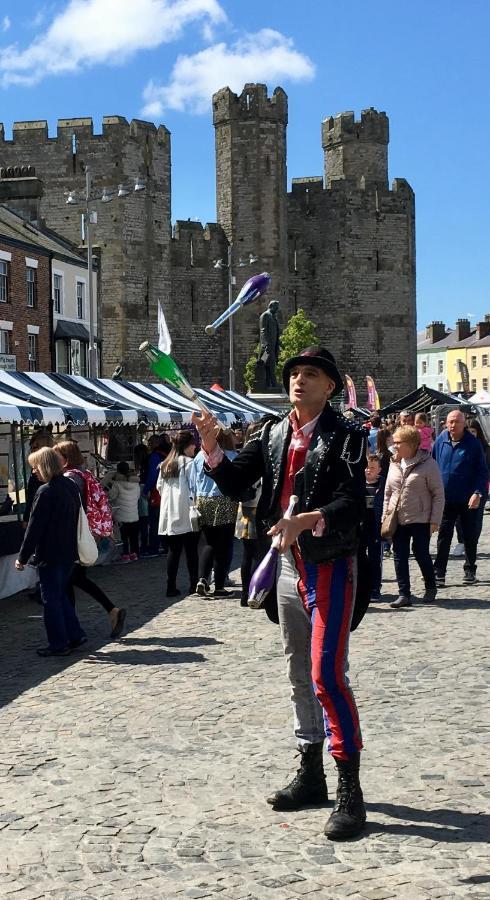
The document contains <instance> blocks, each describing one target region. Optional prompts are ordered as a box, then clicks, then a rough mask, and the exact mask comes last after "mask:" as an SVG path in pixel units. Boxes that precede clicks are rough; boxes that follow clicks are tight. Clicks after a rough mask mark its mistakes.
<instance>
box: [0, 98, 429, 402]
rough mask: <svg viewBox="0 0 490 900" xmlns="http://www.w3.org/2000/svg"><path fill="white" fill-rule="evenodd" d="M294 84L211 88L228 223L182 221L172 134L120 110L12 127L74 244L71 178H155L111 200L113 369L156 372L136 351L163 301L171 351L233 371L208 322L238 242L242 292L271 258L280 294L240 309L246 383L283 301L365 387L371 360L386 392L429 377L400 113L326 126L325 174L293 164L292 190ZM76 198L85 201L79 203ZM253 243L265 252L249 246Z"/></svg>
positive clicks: (223, 374) (7, 145) (107, 337)
mask: <svg viewBox="0 0 490 900" xmlns="http://www.w3.org/2000/svg"><path fill="white" fill-rule="evenodd" d="M287 121H288V110H287V96H286V94H285V93H284V91H283V90H282V89H281V88H276V90H275V91H274V93H273V94H272V96H268V93H267V87H266V86H265V85H262V84H247V85H245V87H244V89H243V91H242V93H241V94H239V95H237V94H234V93H233V92H232V91H231V90H230V89H229V88H223V89H222V90H220V91H218V92H217V93H216V94H215V95H214V97H213V122H214V126H215V133H216V184H217V192H216V193H217V223H212V224H208V225H206V226H205V227H204V226H203V225H202V224H201V223H198V222H190V221H187V222H185V221H179V222H177V223H176V224H175V226H174V229H173V232H172V230H171V225H170V205H171V194H170V135H169V132H168V131H167V129H166V128H165V127H164V126H160V127H159V128H158V129H157V128H156V127H155V126H154V125H152V124H150V123H146V122H140V121H137V120H133V121H132V122H131V123H130V124H128V122H127V121H126V119H124V118H121V117H119V116H108V117H105V118H104V119H103V124H102V134H94V130H93V125H92V120H91V119H90V118H87V119H62V120H60V121H59V122H58V132H57V136H56V137H49V136H48V131H47V124H46V122H44V121H41V122H17V123H15V124H14V130H13V139H12V140H11V141H9V140H5V139H4V135H3V131H0V164H1V165H6V166H13V165H28V164H32V165H35V167H36V171H37V173H38V175H39V177H40V178H42V179H43V181H44V184H45V192H44V198H43V200H42V210H41V211H42V215H43V216H44V217H45V218H46V221H47V224H48V225H49V226H50V227H52V228H54V229H55V230H57V231H58V232H60V233H61V234H65V235H66V236H67V237H69V238H70V239H71V240H72V241H74V242H75V243H79V241H80V220H79V216H77V215H76V212H75V211H74V209H73V208H70V207H67V206H66V204H65V200H66V196H65V195H66V192H67V191H69V190H72V189H76V190H78V191H79V193H80V194H83V190H84V183H85V176H84V172H85V167H86V166H87V165H88V166H89V167H90V170H91V172H92V175H93V181H94V188H95V189H96V190H97V189H99V190H101V189H102V187H108V188H116V187H117V185H118V184H119V183H124V182H128V181H130V180H131V179H133V178H135V177H143V178H145V180H146V182H147V189H146V191H145V192H144V193H142V194H130V195H129V196H127V197H126V198H125V199H124V200H115V201H114V202H113V203H111V204H103V203H99V206H98V223H97V226H96V229H95V232H94V233H95V240H96V242H97V244H98V248H97V251H98V255H99V256H100V260H101V273H102V274H101V289H100V298H101V299H100V302H101V310H100V312H101V316H100V317H101V323H102V338H103V365H102V369H103V374H104V375H110V374H111V373H112V371H113V369H114V368H115V366H116V365H117V364H118V363H120V362H122V363H123V364H124V375H125V376H126V377H132V378H136V379H138V378H141V379H144V378H145V377H147V375H148V368H147V364H146V362H145V361H144V359H142V358H141V357H140V356H139V355H138V352H137V347H138V345H139V343H140V342H141V341H143V340H144V339H146V338H149V339H150V340H156V331H157V308H158V303H159V302H160V303H161V304H162V307H163V309H164V311H165V316H166V318H167V323H168V326H169V329H170V333H171V336H172V340H173V353H174V355H175V357H176V359H177V361H178V362H179V364H180V365H182V367H183V368H184V370H185V371H186V372H187V373H188V375H189V377H190V378H191V380H192V381H193V382H195V383H196V384H201V385H203V386H208V385H209V384H211V383H213V382H214V381H220V382H221V383H222V384H223V385H224V386H225V385H226V384H227V371H228V367H229V357H228V326H226V325H225V326H224V327H223V328H222V329H220V331H219V332H218V333H217V334H216V335H215V336H214V337H212V338H210V337H208V336H206V335H205V333H204V327H205V325H207V324H208V323H210V322H211V321H212V320H213V319H214V318H216V316H217V315H218V314H219V312H221V311H222V310H223V309H224V308H225V307H226V306H227V305H228V275H227V268H226V266H224V267H223V268H215V263H216V260H218V259H221V260H222V261H223V262H224V263H226V260H227V253H228V243H229V242H230V243H231V245H232V251H231V253H232V271H233V274H234V276H235V284H234V287H233V291H234V296H236V294H237V292H238V290H239V289H240V288H241V286H242V285H243V283H244V282H245V280H246V279H247V278H249V277H250V276H251V275H253V274H256V273H258V272H261V271H264V270H266V271H269V272H270V273H271V275H272V277H273V282H272V288H271V290H270V293H269V294H268V295H266V297H265V298H264V299H263V300H261V301H259V302H258V303H256V304H254V305H253V306H251V307H249V308H248V309H246V310H244V311H242V312H240V313H239V314H238V315H237V316H236V317H235V319H234V330H235V343H234V347H235V369H236V379H237V388H238V389H240V388H241V387H242V386H243V382H242V370H243V366H244V364H245V362H246V360H247V358H248V357H249V356H250V353H251V351H252V350H253V348H254V346H255V345H256V344H257V341H258V318H259V315H260V313H261V312H263V310H264V309H265V308H266V306H267V304H268V302H269V300H270V299H272V298H275V299H277V300H279V302H280V305H281V311H282V322H283V325H285V324H286V322H287V320H288V319H289V317H290V315H291V314H292V313H294V312H295V311H296V310H297V309H299V308H303V309H304V310H305V313H306V315H307V316H308V317H309V318H311V319H312V320H313V321H314V322H315V323H316V325H317V326H318V331H319V334H320V338H321V341H322V342H323V343H325V344H327V346H328V347H329V348H330V349H331V350H332V352H333V353H334V354H335V356H336V357H337V361H338V363H339V367H340V370H341V371H342V373H344V372H348V373H349V374H350V375H351V376H352V378H353V379H354V381H355V383H356V386H357V388H358V398H359V402H360V403H361V404H362V403H363V402H364V400H365V382H364V377H365V375H366V374H370V375H372V376H373V377H374V378H375V380H376V383H377V387H378V391H379V393H380V395H381V398H382V401H383V402H389V401H390V400H392V399H394V397H395V396H399V395H400V394H403V393H407V392H408V391H409V390H411V389H413V388H415V385H416V326H415V207H414V194H413V191H412V189H411V188H410V186H409V185H408V183H407V182H406V181H405V180H404V179H400V178H396V179H395V180H394V181H393V183H392V186H391V188H390V187H389V184H388V139H389V126H388V118H387V116H386V113H384V112H377V111H376V110H374V109H368V110H364V111H363V112H362V114H361V119H360V121H356V119H355V116H354V113H352V112H347V113H342V114H341V115H339V116H336V117H334V118H332V117H330V118H328V119H326V120H325V121H324V122H323V125H322V145H323V150H324V174H323V176H315V177H309V178H299V179H298V178H295V179H293V182H292V190H291V192H290V193H288V192H287V170H286V129H287ZM76 209H77V208H76V207H75V210H76ZM250 254H254V255H256V256H257V257H258V260H257V262H256V263H254V264H253V265H252V266H250V265H248V264H247V265H243V266H241V265H240V262H241V261H242V260H245V261H248V257H249V255H250Z"/></svg>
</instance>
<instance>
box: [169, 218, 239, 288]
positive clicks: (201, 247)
mask: <svg viewBox="0 0 490 900" xmlns="http://www.w3.org/2000/svg"><path fill="white" fill-rule="evenodd" d="M227 252H228V241H227V239H226V235H225V233H224V231H223V229H222V228H221V225H218V224H216V223H215V222H213V223H208V224H207V225H203V224H202V222H190V221H181V220H177V222H176V223H175V225H174V229H173V235H172V240H171V242H170V259H171V263H172V265H173V266H177V267H185V268H188V269H189V270H190V269H204V270H207V271H208V272H211V271H215V272H216V273H217V274H218V275H219V274H222V272H221V273H220V270H219V269H214V268H213V267H214V264H215V263H216V261H217V260H219V259H221V260H223V261H224V262H226V258H227Z"/></svg>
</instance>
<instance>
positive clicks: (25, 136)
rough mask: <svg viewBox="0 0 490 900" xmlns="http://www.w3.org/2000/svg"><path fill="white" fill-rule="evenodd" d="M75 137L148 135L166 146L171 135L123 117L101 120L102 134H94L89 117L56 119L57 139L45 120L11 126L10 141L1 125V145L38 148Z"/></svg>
mask: <svg viewBox="0 0 490 900" xmlns="http://www.w3.org/2000/svg"><path fill="white" fill-rule="evenodd" d="M73 134H75V135H76V136H78V137H83V138H85V139H88V140H94V141H103V140H107V139H110V140H112V139H113V138H114V137H117V138H118V139H123V138H125V137H127V138H131V137H132V138H139V137H140V136H145V137H146V136H147V135H148V134H152V135H155V136H156V137H157V139H158V140H159V141H162V142H166V141H167V140H168V137H169V135H170V132H169V131H168V129H167V128H165V126H164V125H159V126H158V127H157V126H156V125H155V123H154V122H145V121H143V120H141V119H132V120H131V122H128V120H127V119H126V118H125V117H124V116H104V117H103V119H102V131H101V132H100V133H99V132H94V123H93V119H92V117H91V116H86V117H82V118H73V119H58V122H57V131H56V136H50V135H49V132H48V123H47V121H46V119H37V120H33V121H29V122H14V123H13V126H12V138H11V139H10V140H6V139H5V128H4V124H3V122H2V123H0V143H2V144H27V143H28V144H32V145H39V144H41V143H45V142H50V143H52V142H56V141H63V142H66V137H67V135H69V136H70V137H71V135H73Z"/></svg>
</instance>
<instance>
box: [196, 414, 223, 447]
mask: <svg viewBox="0 0 490 900" xmlns="http://www.w3.org/2000/svg"><path fill="white" fill-rule="evenodd" d="M191 421H192V424H193V425H195V427H196V428H197V430H198V432H199V437H200V438H201V446H202V449H203V450H204V452H205V453H208V454H211V453H212V452H213V450H216V447H217V446H218V441H217V439H216V438H217V435H218V432H219V430H220V425H219V422H218V420H217V418H216V416H212V415H211V414H210V413H201V414H200V415H199V414H198V413H192V419H191Z"/></svg>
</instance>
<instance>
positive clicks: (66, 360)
mask: <svg viewBox="0 0 490 900" xmlns="http://www.w3.org/2000/svg"><path fill="white" fill-rule="evenodd" d="M55 346H56V371H57V372H61V374H62V375H69V374H70V357H69V353H68V346H69V345H68V341H56V345H55Z"/></svg>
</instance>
